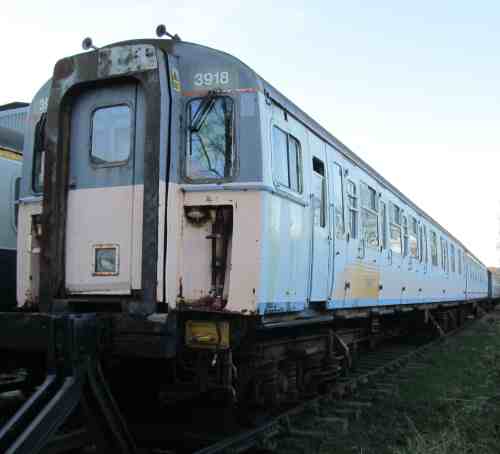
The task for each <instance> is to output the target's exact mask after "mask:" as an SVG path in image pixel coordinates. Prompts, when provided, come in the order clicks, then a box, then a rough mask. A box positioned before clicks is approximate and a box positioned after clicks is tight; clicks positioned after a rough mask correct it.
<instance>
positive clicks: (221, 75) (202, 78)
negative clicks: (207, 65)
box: [194, 71, 229, 87]
mask: <svg viewBox="0 0 500 454" xmlns="http://www.w3.org/2000/svg"><path fill="white" fill-rule="evenodd" d="M194 84H195V85H196V86H197V87H211V86H214V85H227V84H229V72H228V71H216V72H209V73H196V74H195V75H194Z"/></svg>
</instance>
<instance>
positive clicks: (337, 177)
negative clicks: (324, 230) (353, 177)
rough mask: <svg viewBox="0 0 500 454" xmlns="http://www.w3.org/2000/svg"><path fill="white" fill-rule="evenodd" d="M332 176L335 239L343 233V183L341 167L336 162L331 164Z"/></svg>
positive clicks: (341, 236)
mask: <svg viewBox="0 0 500 454" xmlns="http://www.w3.org/2000/svg"><path fill="white" fill-rule="evenodd" d="M333 168H334V174H333V175H332V177H331V178H332V179H333V191H334V197H335V236H336V237H337V238H343V236H344V232H345V223H344V181H343V174H342V167H340V165H338V164H337V163H336V162H335V163H334V164H333Z"/></svg>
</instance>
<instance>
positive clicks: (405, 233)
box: [401, 214, 409, 257]
mask: <svg viewBox="0 0 500 454" xmlns="http://www.w3.org/2000/svg"><path fill="white" fill-rule="evenodd" d="M401 234H402V242H403V248H402V249H403V250H402V255H403V257H407V256H408V255H409V236H408V216H407V215H406V214H403V215H401Z"/></svg>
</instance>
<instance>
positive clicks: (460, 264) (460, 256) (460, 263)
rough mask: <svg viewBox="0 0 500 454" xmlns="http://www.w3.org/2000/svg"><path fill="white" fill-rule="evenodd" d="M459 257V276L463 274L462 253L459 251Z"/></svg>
mask: <svg viewBox="0 0 500 454" xmlns="http://www.w3.org/2000/svg"><path fill="white" fill-rule="evenodd" d="M457 255H458V274H462V251H461V250H460V249H457Z"/></svg>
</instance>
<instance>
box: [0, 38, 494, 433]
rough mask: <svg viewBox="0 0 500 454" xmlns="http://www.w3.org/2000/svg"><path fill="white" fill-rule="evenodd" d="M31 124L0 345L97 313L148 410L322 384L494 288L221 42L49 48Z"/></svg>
mask: <svg viewBox="0 0 500 454" xmlns="http://www.w3.org/2000/svg"><path fill="white" fill-rule="evenodd" d="M46 100H48V101H46ZM37 106H38V107H37ZM40 106H42V107H43V108H41V109H40ZM45 107H47V112H46V113H45ZM37 109H38V110H37ZM28 134H29V135H30V138H29V140H30V142H29V144H28V146H27V148H26V149H27V150H29V152H30V157H29V158H27V159H26V161H25V167H24V170H23V184H22V196H23V198H22V203H21V217H20V219H21V224H22V226H21V227H20V231H22V234H21V235H20V236H19V239H18V244H19V245H20V246H21V245H22V247H19V250H20V252H19V253H20V273H19V276H20V279H19V283H18V302H19V305H20V306H23V309H24V310H25V311H26V307H27V306H28V307H29V308H30V310H31V312H28V313H26V312H24V313H22V314H21V315H19V316H18V317H14V318H13V317H7V316H1V317H0V344H1V345H2V346H4V348H5V349H9V350H14V351H16V350H19V349H24V350H37V351H40V350H43V349H44V348H49V347H48V345H52V344H50V343H47V341H45V340H43V339H44V336H43V335H42V333H43V332H44V329H45V328H46V326H47V324H50V323H55V324H57V323H58V322H57V320H58V317H60V316H61V315H60V314H67V316H71V317H73V316H74V314H82V313H87V314H94V315H93V316H94V317H96V320H97V322H96V323H102V330H103V332H106V333H107V335H106V336H102V335H100V336H99V342H103V341H105V343H106V345H105V348H101V349H100V350H99V351H100V352H101V353H102V354H103V355H104V356H106V355H109V356H112V357H113V358H114V360H113V361H109V362H107V364H108V367H107V371H106V374H107V377H108V380H109V381H110V383H111V384H112V385H113V386H112V389H113V392H114V393H115V395H116V396H118V397H117V398H118V399H119V401H120V402H123V401H124V400H126V399H131V398H132V397H131V396H130V393H129V392H128V391H129V389H128V386H127V385H126V384H125V383H123V380H122V377H123V376H127V377H128V378H129V381H131V382H134V384H135V386H136V387H138V388H140V389H142V390H143V391H144V392H143V393H142V394H141V396H140V400H141V402H140V403H142V404H143V405H149V404H151V402H153V401H154V399H159V400H161V401H162V402H163V403H165V404H171V403H173V402H175V401H177V400H180V399H184V398H190V397H193V396H197V395H199V394H200V393H205V394H206V393H209V394H210V391H212V395H214V394H213V391H214V390H218V391H221V395H223V396H225V397H228V396H229V397H230V398H231V399H233V400H237V401H238V402H240V403H242V402H252V403H258V404H263V405H266V404H269V403H272V404H276V403H280V402H282V401H284V400H286V399H293V398H294V396H297V395H298V394H301V393H306V394H307V393H310V392H312V391H316V390H320V389H322V388H323V387H325V386H328V385H329V384H331V383H332V382H334V381H335V378H336V377H337V375H338V372H339V370H342V369H343V368H344V367H347V366H348V365H349V364H350V362H351V360H352V355H353V354H354V352H355V351H356V349H357V348H359V346H360V345H361V344H363V343H367V342H368V343H371V344H373V343H375V342H377V341H378V340H381V339H384V338H385V337H387V336H393V335H395V334H402V333H405V332H410V331H415V330H418V329H420V328H422V327H424V326H434V327H438V328H439V329H440V330H441V332H442V330H443V329H444V330H446V328H448V325H449V328H451V327H453V326H456V325H457V324H458V323H460V322H461V321H463V319H464V317H465V316H466V315H467V314H470V313H473V312H474V311H476V310H477V307H478V305H480V304H482V303H487V302H488V301H489V296H490V295H489V290H488V289H489V284H488V273H487V270H486V267H485V266H484V265H483V264H482V263H481V262H480V261H479V260H478V259H477V258H476V257H475V256H474V255H473V254H472V253H471V252H470V251H469V250H468V249H467V248H466V247H465V246H464V245H463V244H462V243H461V242H460V241H458V240H457V239H456V238H455V237H453V236H452V235H451V234H450V233H449V232H448V231H447V230H446V229H445V228H443V227H442V226H440V225H439V224H438V223H437V222H436V221H435V220H433V219H432V218H431V217H430V216H429V215H427V214H426V213H425V212H423V211H422V210H421V209H419V208H418V207H417V206H416V205H415V204H414V203H412V202H411V201H410V200H409V199H408V198H407V197H405V196H404V195H403V194H402V193H401V192H400V191H398V190H397V189H396V188H395V187H394V186H393V185H391V184H390V183H389V182H388V181H387V180H386V179H385V178H383V177H382V176H381V175H380V174H379V173H377V172H376V171H375V170H374V169H373V168H372V167H370V166H369V165H368V164H366V163H365V162H364V161H362V160H361V159H360V158H359V157H357V156H356V155H355V154H354V153H353V152H352V151H351V150H350V149H349V148H347V147H346V146H345V145H344V144H343V143H341V142H340V141H339V140H338V139H336V138H335V137H334V136H332V135H331V134H330V133H328V132H327V131H326V130H325V129H324V128H322V127H321V126H320V125H319V124H318V123H316V122H315V121H314V120H313V119H312V118H311V117H310V116H308V115H307V114H306V113H304V112H303V111H301V110H300V109H299V108H298V107H297V106H296V105H295V104H293V103H292V102H291V101H290V100H288V99H287V98H286V97H285V96H284V95H283V94H281V93H280V92H279V91H278V90H276V89H275V88H274V87H273V86H271V85H270V84H268V83H267V82H266V81H265V80H263V79H262V78H261V77H260V76H258V75H257V74H256V73H255V72H254V71H253V70H252V69H251V68H249V67H248V66H246V65H245V64H244V63H242V62H241V61H239V60H238V59H236V58H234V57H232V56H230V55H228V54H226V53H223V52H220V51H218V50H214V49H210V48H208V47H204V46H201V45H197V44H192V43H187V42H183V41H180V40H179V39H170V40H135V41H125V42H121V43H116V44H112V45H109V46H106V47H103V48H100V49H95V50H93V51H91V52H86V53H82V54H79V55H75V56H72V57H67V58H64V59H62V60H60V61H59V62H58V63H57V64H56V66H55V69H54V73H53V77H52V80H51V81H50V82H48V83H47V84H46V85H45V86H44V87H43V88H42V89H41V91H40V92H39V93H38V94H37V97H36V98H35V100H34V102H33V104H32V108H31V113H30V124H29V133H28ZM42 163H43V164H42ZM42 168H43V169H44V172H41V169H42ZM43 174H45V178H44V177H43ZM35 183H36V188H35V186H34V184H35ZM42 183H43V210H42V212H41V213H40V208H39V207H40V203H41V198H40V197H41V194H42V191H41V185H42ZM26 245H28V246H29V247H26ZM38 277H39V283H38ZM88 316H89V315H88ZM74 320H75V321H74V323H77V321H76V320H78V323H84V321H85V320H87V319H86V318H76V319H74ZM82 320H83V321H82ZM2 326H8V327H9V329H8V330H6V331H2V329H1V328H2ZM42 326H43V327H45V328H44V329H41V327H42ZM54 326H56V325H54ZM75 326H76V325H75ZM92 326H94V325H92ZM16 327H19V330H17V329H15V328H16ZM75 329H76V328H75ZM92 329H93V330H94V331H91V332H92V333H95V327H94V328H92ZM30 330H31V331H30ZM2 333H3V334H2ZM30 333H32V334H30ZM75 336H76V334H74V335H71V336H70V339H71V340H69V338H68V342H69V343H68V345H71V346H73V345H74V343H75V342H76V341H75V339H76V337H75ZM21 346H22V347H21ZM116 364H119V366H117V367H116V368H114V367H113V366H114V365H116ZM159 368H161V369H159ZM158 370H162V371H163V372H162V373H161V374H159V373H158ZM150 394H151V395H154V397H153V398H152V400H148V399H147V398H146V397H145V395H150ZM135 403H136V404H138V403H139V402H135ZM146 403H147V404H146ZM124 411H125V410H124ZM131 414H132V415H133V414H135V413H134V412H131ZM129 416H130V415H129ZM0 441H1V440H0Z"/></svg>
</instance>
